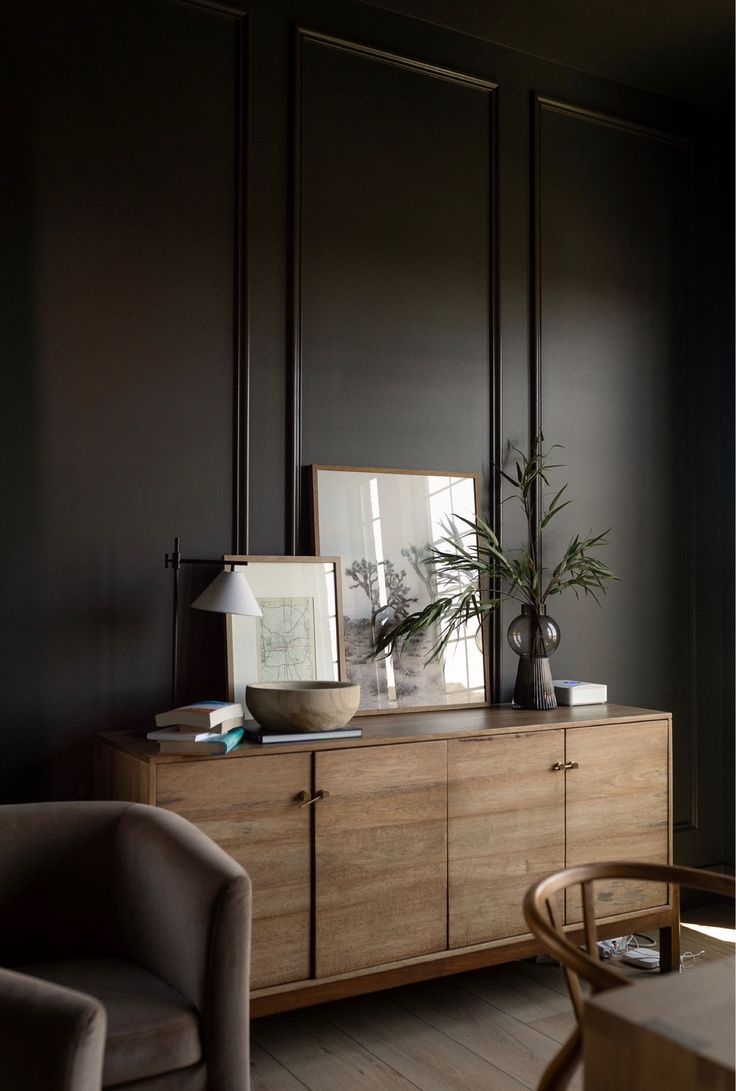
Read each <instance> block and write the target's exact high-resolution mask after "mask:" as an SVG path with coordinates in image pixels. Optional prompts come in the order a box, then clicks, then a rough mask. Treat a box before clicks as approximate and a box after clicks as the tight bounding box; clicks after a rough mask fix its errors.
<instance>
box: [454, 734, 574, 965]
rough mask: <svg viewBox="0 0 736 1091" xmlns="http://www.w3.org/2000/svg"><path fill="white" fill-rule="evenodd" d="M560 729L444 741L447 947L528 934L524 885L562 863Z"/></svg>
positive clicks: (562, 742)
mask: <svg viewBox="0 0 736 1091" xmlns="http://www.w3.org/2000/svg"><path fill="white" fill-rule="evenodd" d="M564 756H565V733H564V731H549V732H545V733H544V734H543V735H534V734H525V735H499V736H491V737H490V738H485V739H477V740H475V739H472V740H465V739H462V740H457V741H453V742H450V743H448V788H447V791H448V796H447V813H448V862H449V913H450V947H467V946H468V945H470V944H474V943H483V942H485V941H486V940H493V939H501V938H503V937H505V936H521V935H525V934H527V933H528V928H527V926H526V924H525V922H524V918H523V915H522V912H521V903H522V898H523V896H524V894H525V892H526V890H527V889H528V888H529V886H530V885H531V884H532V883H533V882H536V880H537V879H541V878H542V877H543V876H544V875H546V874H549V872H551V871H556V870H558V869H559V868H561V867H564V863H565V813H564V809H565V774H564V773H563V772H554V771H553V769H552V767H553V765H554V764H555V763H556V762H560V763H561V762H563V761H564Z"/></svg>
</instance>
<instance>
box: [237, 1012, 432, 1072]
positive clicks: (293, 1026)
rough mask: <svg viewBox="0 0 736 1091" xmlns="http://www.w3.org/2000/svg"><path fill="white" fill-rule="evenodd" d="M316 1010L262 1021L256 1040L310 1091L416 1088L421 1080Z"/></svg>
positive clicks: (256, 1029)
mask: <svg viewBox="0 0 736 1091" xmlns="http://www.w3.org/2000/svg"><path fill="white" fill-rule="evenodd" d="M315 1012H317V1009H314V1010H313V1011H309V1012H294V1013H290V1014H288V1015H274V1016H271V1017H270V1018H267V1019H258V1020H256V1021H255V1022H254V1023H253V1036H254V1039H255V1041H256V1042H257V1043H258V1044H259V1045H260V1046H262V1047H263V1048H264V1049H265V1050H267V1052H268V1053H270V1054H271V1056H272V1057H274V1058H275V1059H276V1060H277V1061H279V1063H280V1064H281V1065H282V1066H283V1067H284V1068H286V1069H288V1071H289V1072H290V1073H291V1074H292V1075H293V1076H295V1077H296V1078H297V1079H298V1080H300V1081H301V1083H302V1084H303V1085H304V1086H305V1087H307V1088H309V1091H348V1089H350V1091H416V1087H417V1085H416V1084H413V1083H411V1082H410V1081H409V1080H408V1079H405V1077H404V1076H402V1075H400V1074H399V1073H398V1072H396V1071H395V1070H394V1069H393V1068H391V1067H390V1066H389V1065H387V1064H385V1063H384V1062H383V1061H382V1060H381V1059H380V1058H379V1057H377V1056H375V1055H374V1054H373V1053H371V1052H370V1051H369V1050H367V1049H364V1048H363V1047H362V1046H361V1045H360V1044H359V1043H358V1042H357V1041H356V1040H355V1039H354V1038H351V1037H348V1036H347V1035H346V1034H344V1033H343V1032H342V1031H341V1030H339V1029H338V1028H337V1027H336V1026H334V1025H333V1024H331V1023H329V1022H327V1021H326V1020H325V1019H324V1016H323V1015H322V1014H321V1012H320V1013H319V1014H315ZM269 1091H270V1088H269Z"/></svg>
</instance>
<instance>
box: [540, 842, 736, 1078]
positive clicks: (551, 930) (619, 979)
mask: <svg viewBox="0 0 736 1091" xmlns="http://www.w3.org/2000/svg"><path fill="white" fill-rule="evenodd" d="M601 879H605V880H609V879H634V880H638V881H640V882H660V883H669V884H670V887H671V906H672V910H671V913H672V915H671V920H670V924H669V925H668V926H667V927H665V928H663V929H662V930H661V934H660V970H661V972H662V973H667V972H669V971H671V970H674V969H678V970H679V966H680V935H679V930H680V888H681V887H683V886H684V887H690V888H692V889H694V890H703V891H706V892H708V893H710V894H717V895H721V896H724V897H730V898H733V897H734V891H735V887H734V879H733V878H732V877H731V876H728V875H719V874H716V873H715V872H712V871H699V870H696V869H694V868H685V867H669V866H667V865H664V864H640V863H618V862H616V863H604V864H581V865H580V866H578V867H571V868H565V869H564V870H563V871H557V872H555V873H554V874H552V875H548V876H547V878H546V879H542V880H541V881H540V882H538V883H535V885H534V886H532V887H530V889H529V890H528V891H527V892H526V895H525V897H524V916H525V917H526V922H527V924H528V925H529V928H530V930H531V931H532V932H533V934H534V935H535V936H536V937H537V939H538V940H539V941H540V942H541V943H542V944H543V945H544V947H545V948H546V950H547V951H548V952H549V953H550V954H551V955H553V956H554V957H555V958H556V959H557V960H558V961H559V962H560V964H561V965H562V969H563V971H564V974H565V980H566V981H567V987H568V989H569V991H570V999H571V1000H572V1006H573V1008H574V1011H575V1017H576V1020H577V1025H576V1027H575V1030H574V1031H573V1033H572V1034H571V1036H570V1037H569V1038H568V1040H567V1041H566V1042H565V1044H564V1045H563V1046H562V1048H561V1049H560V1051H559V1052H558V1053H557V1054H556V1055H555V1056H554V1057H553V1058H552V1060H551V1061H550V1063H549V1064H548V1066H547V1068H546V1069H545V1071H544V1074H543V1075H542V1079H541V1081H540V1083H539V1088H538V1091H558V1089H559V1088H564V1087H567V1085H568V1083H569V1081H570V1078H571V1076H572V1074H573V1072H574V1070H575V1067H576V1065H577V1064H578V1063H579V1061H580V1059H581V1054H582V1038H581V1030H580V1027H581V1021H582V1015H583V994H582V989H581V987H580V978H581V977H582V978H583V979H584V980H585V981H587V982H588V983H589V984H590V986H591V988H592V990H593V992H603V991H604V990H606V989H616V988H619V987H620V986H624V985H631V984H632V978H630V977H627V976H625V975H624V974H622V973H621V972H620V971H618V970H615V969H614V968H613V967H611V966H606V965H604V964H603V963H602V962H601V961H600V958H599V951H598V947H597V943H598V929H597V926H596V919H595V899H594V892H593V883H594V882H596V880H601ZM576 886H579V887H580V893H581V901H582V908H583V932H584V935H585V946H586V949H585V950H583V949H582V948H580V947H578V946H577V944H576V943H575V942H573V940H572V938H571V937H570V936H569V935H568V934H566V932H565V930H564V928H563V925H562V921H561V919H560V913H559V909H558V905H557V901H556V896H557V895H558V894H559V893H561V892H563V893H564V892H565V891H567V890H569V889H570V888H574V887H576ZM577 938H579V935H578V937H577Z"/></svg>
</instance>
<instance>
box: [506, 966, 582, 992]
mask: <svg viewBox="0 0 736 1091" xmlns="http://www.w3.org/2000/svg"><path fill="white" fill-rule="evenodd" d="M514 965H515V966H516V967H517V969H518V971H519V973H520V974H524V976H525V977H528V978H529V980H530V981H536V982H537V984H538V985H544V986H545V988H547V989H552V990H554V992H557V993H560V994H561V995H562V996H564V997H568V996H569V993H568V991H567V985H566V984H565V975H564V974H563V972H562V969H561V967H560V966H558V965H557V964H555V965H550V964H547V963H540V962H516V963H514Z"/></svg>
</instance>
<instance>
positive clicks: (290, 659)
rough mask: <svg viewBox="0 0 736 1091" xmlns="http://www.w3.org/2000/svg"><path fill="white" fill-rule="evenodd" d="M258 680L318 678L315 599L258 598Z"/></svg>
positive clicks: (278, 680) (280, 680) (277, 680)
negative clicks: (261, 612)
mask: <svg viewBox="0 0 736 1091" xmlns="http://www.w3.org/2000/svg"><path fill="white" fill-rule="evenodd" d="M258 605H259V606H260V608H261V610H262V611H263V617H262V618H260V619H259V630H260V632H259V641H258V660H259V662H258V680H259V681H260V682H291V681H313V680H314V679H316V677H317V663H316V656H315V647H314V600H313V599H311V598H300V599H275V598H268V599H258Z"/></svg>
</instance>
